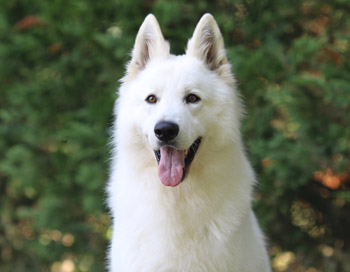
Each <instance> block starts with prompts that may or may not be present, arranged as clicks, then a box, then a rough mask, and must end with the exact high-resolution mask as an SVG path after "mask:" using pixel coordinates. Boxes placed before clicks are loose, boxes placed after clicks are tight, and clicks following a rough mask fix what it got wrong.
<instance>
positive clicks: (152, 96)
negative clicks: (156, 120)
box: [146, 94, 157, 104]
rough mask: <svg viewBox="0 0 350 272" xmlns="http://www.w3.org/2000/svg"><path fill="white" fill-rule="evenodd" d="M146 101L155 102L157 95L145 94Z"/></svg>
mask: <svg viewBox="0 0 350 272" xmlns="http://www.w3.org/2000/svg"><path fill="white" fill-rule="evenodd" d="M146 101H147V102H148V103H150V104H155V103H157V97H156V96H155V95H153V94H151V95H149V96H147V98H146Z"/></svg>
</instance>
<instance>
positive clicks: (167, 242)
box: [108, 14, 270, 272]
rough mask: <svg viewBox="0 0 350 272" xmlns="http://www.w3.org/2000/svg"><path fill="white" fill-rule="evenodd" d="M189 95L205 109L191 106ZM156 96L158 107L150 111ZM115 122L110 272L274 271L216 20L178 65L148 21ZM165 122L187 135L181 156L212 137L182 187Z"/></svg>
mask: <svg viewBox="0 0 350 272" xmlns="http://www.w3.org/2000/svg"><path fill="white" fill-rule="evenodd" d="M189 93H194V94H196V95H198V96H199V97H200V98H201V101H200V102H198V103H196V104H188V103H185V101H184V98H185V97H186V96H187V95H188V94H189ZM150 94H154V95H156V96H157V97H158V101H157V103H156V104H149V103H147V102H145V99H146V97H147V96H148V95H150ZM115 115H116V122H115V126H114V137H113V144H114V150H113V158H112V167H111V176H110V182H109V186H108V193H109V206H110V208H111V212H112V216H113V237H112V242H111V249H110V253H109V271H111V272H143V271H144V272H146V271H147V272H155V271H157V272H162V271H191V272H196V271H198V272H205V271H219V272H225V271H230V272H267V271H270V268H269V261H268V257H267V253H266V250H265V245H264V241H263V235H262V233H261V231H260V229H259V226H258V223H257V221H256V219H255V216H254V214H253V211H252V209H251V201H252V187H253V185H254V182H255V177H254V173H253V171H252V168H251V166H250V164H249V162H248V160H247V158H246V156H245V154H244V147H243V145H242V141H241V135H240V119H241V116H242V105H241V102H240V100H239V98H238V94H237V91H236V88H235V85H234V79H233V76H232V74H231V68H230V65H229V63H228V62H227V59H226V54H225V50H224V44H223V39H222V36H221V33H220V30H219V28H218V26H217V24H216V22H215V20H214V18H213V17H212V16H211V15H209V14H206V15H204V16H203V17H202V19H201V20H200V22H199V23H198V25H197V27H196V30H195V32H194V34H193V37H192V39H190V41H189V43H188V48H187V52H186V54H185V55H182V56H173V55H170V53H169V45H168V43H167V42H166V41H165V40H164V38H163V36H162V33H161V31H160V27H159V25H158V23H157V20H156V19H155V17H154V16H153V15H149V16H147V17H146V19H145V21H144V23H143V24H142V26H141V28H140V30H139V33H138V35H137V38H136V42H135V46H134V50H133V54H132V60H131V62H130V63H129V64H128V67H127V74H126V76H125V77H124V78H123V84H122V86H121V88H120V90H119V98H118V100H117V102H116V107H115ZM161 120H167V121H172V122H176V123H177V124H178V125H179V127H180V131H179V135H178V136H177V142H178V149H183V150H185V149H187V148H189V146H190V145H191V144H192V143H193V142H194V141H195V140H196V139H197V138H198V137H200V136H201V137H202V143H201V145H200V147H199V149H198V152H197V154H196V156H195V158H194V160H193V162H192V164H191V167H190V169H189V172H188V175H187V177H186V178H185V180H184V181H183V182H182V183H181V184H180V185H178V186H177V187H166V186H164V185H163V184H162V183H161V181H160V179H159V177H158V170H157V161H156V159H155V156H154V153H153V150H154V149H157V148H159V146H158V143H157V139H156V137H155V135H154V126H155V124H156V123H157V122H159V121H161Z"/></svg>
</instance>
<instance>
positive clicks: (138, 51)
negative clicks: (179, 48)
mask: <svg viewBox="0 0 350 272" xmlns="http://www.w3.org/2000/svg"><path fill="white" fill-rule="evenodd" d="M169 51H170V48H169V43H168V42H166V41H165V40H164V37H163V34H162V32H161V30H160V27H159V24H158V21H157V19H156V17H154V15H153V14H149V15H148V16H147V17H146V18H145V20H144V21H143V23H142V25H141V27H140V29H139V32H138V33H137V36H136V40H135V45H134V48H133V51H132V59H131V61H130V63H129V64H128V75H131V74H136V73H137V72H139V71H140V70H142V69H144V68H145V66H146V64H147V63H148V61H149V60H151V59H153V58H156V57H166V56H168V55H169Z"/></svg>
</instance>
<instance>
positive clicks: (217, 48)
mask: <svg viewBox="0 0 350 272" xmlns="http://www.w3.org/2000/svg"><path fill="white" fill-rule="evenodd" d="M186 54H187V55H189V56H193V57H196V58H199V59H201V60H203V62H204V63H205V64H206V65H207V67H208V68H209V69H210V70H213V71H216V72H218V73H219V74H221V73H222V72H223V71H221V70H222V69H221V68H224V67H221V66H226V68H228V69H229V70H230V67H229V66H230V65H227V64H228V62H227V58H226V52H225V48H224V41H223V38H222V35H221V32H220V29H219V27H218V25H217V23H216V21H215V19H214V17H213V16H212V15H211V14H209V13H207V14H204V15H203V17H202V18H201V19H200V21H199V22H198V24H197V26H196V29H195V30H194V33H193V36H192V38H191V39H190V40H189V41H188V44H187V50H186Z"/></svg>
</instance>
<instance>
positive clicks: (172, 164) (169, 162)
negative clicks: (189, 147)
mask: <svg viewBox="0 0 350 272" xmlns="http://www.w3.org/2000/svg"><path fill="white" fill-rule="evenodd" d="M184 166H185V155H184V151H181V150H176V149H174V148H171V147H168V146H165V147H161V148H160V162H159V166H158V174H159V178H160V180H161V181H162V183H163V184H164V185H165V186H173V187H174V186H177V185H179V184H180V182H181V180H182V175H183V168H184Z"/></svg>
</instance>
